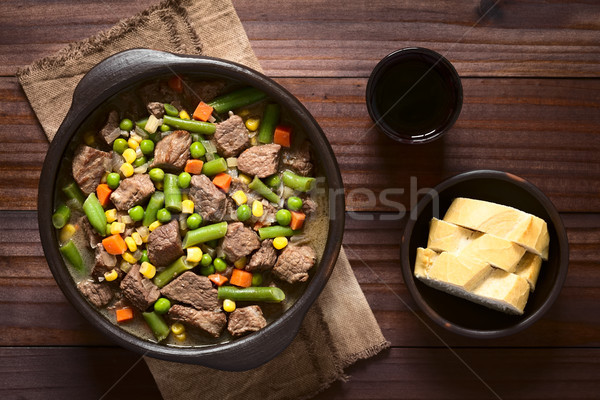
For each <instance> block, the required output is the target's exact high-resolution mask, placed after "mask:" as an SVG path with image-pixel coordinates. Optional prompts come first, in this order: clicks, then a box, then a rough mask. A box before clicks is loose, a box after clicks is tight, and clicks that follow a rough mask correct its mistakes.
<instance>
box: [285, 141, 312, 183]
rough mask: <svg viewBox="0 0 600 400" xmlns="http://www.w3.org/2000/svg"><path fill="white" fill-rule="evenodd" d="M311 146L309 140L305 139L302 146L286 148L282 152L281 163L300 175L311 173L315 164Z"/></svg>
mask: <svg viewBox="0 0 600 400" xmlns="http://www.w3.org/2000/svg"><path fill="white" fill-rule="evenodd" d="M309 146H310V145H309V143H308V141H304V142H303V143H302V144H301V145H300V146H296V147H292V148H290V149H284V150H283V151H282V154H281V164H282V165H283V166H284V167H286V168H290V169H291V170H293V171H294V172H296V173H297V174H298V175H302V176H309V175H311V173H312V171H313V164H312V162H311V161H310V148H309Z"/></svg>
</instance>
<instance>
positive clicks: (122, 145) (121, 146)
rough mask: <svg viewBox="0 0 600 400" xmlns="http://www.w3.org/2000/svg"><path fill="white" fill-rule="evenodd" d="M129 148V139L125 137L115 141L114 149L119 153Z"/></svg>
mask: <svg viewBox="0 0 600 400" xmlns="http://www.w3.org/2000/svg"><path fill="white" fill-rule="evenodd" d="M128 148H129V145H128V144H127V140H125V139H123V138H118V139H115V141H114V142H113V150H114V151H116V152H117V153H119V154H123V152H124V151H125V150H126V149H128Z"/></svg>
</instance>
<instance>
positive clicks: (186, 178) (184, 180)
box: [177, 172, 192, 189]
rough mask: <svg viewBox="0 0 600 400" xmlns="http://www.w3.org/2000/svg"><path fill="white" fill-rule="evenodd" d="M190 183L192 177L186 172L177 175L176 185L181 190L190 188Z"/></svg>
mask: <svg viewBox="0 0 600 400" xmlns="http://www.w3.org/2000/svg"><path fill="white" fill-rule="evenodd" d="M191 181H192V176H191V175H190V174H189V173H187V172H182V173H180V174H179V177H178V178H177V185H178V186H179V187H180V188H182V189H186V188H188V187H189V186H190V182H191Z"/></svg>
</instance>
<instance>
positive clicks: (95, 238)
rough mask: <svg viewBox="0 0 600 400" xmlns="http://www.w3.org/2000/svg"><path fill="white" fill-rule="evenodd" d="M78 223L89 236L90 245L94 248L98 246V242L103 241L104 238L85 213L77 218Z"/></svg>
mask: <svg viewBox="0 0 600 400" xmlns="http://www.w3.org/2000/svg"><path fill="white" fill-rule="evenodd" d="M77 224H78V225H79V226H80V227H81V230H82V231H83V234H84V235H85V236H86V237H87V240H88V242H89V243H90V247H91V248H92V249H93V248H95V247H96V246H98V243H100V242H101V241H102V238H101V237H100V235H98V233H97V232H96V230H95V229H94V228H93V227H92V225H91V224H90V221H89V220H88V219H87V217H86V216H85V215H83V216H81V217H80V218H79V219H78V220H77Z"/></svg>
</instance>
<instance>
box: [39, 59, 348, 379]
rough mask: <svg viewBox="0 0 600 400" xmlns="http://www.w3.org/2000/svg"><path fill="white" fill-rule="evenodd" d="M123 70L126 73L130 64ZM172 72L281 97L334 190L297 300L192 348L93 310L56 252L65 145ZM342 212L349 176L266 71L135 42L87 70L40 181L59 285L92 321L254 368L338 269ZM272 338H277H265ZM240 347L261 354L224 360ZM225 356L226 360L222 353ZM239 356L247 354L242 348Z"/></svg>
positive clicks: (174, 353)
mask: <svg viewBox="0 0 600 400" xmlns="http://www.w3.org/2000/svg"><path fill="white" fill-rule="evenodd" d="M136 57H137V58H138V59H139V58H140V57H141V58H142V59H144V60H146V61H147V62H146V64H140V65H136V70H135V71H131V68H130V70H128V71H126V72H127V73H126V75H125V76H124V78H123V79H118V78H117V79H114V75H112V76H111V73H112V74H115V73H116V74H118V73H119V71H118V68H117V69H115V68H114V67H112V65H113V64H114V65H116V66H118V67H119V68H122V66H123V60H124V61H125V63H126V64H129V66H131V64H132V62H131V60H132V59H135V58H136ZM102 68H107V69H108V71H109V72H111V73H109V74H108V75H107V74H104V76H100V79H99V80H100V82H94V81H93V79H91V78H90V79H87V81H86V78H88V77H91V76H94V74H96V73H97V72H98V70H101V69H102ZM111 68H112V69H111ZM115 71H116V72H115ZM100 72H102V71H100ZM121 72H122V73H124V71H121ZM173 73H177V74H181V75H184V76H185V75H196V76H201V75H204V76H207V75H210V76H217V77H218V76H220V77H223V78H226V79H227V78H229V79H233V80H237V81H240V82H243V83H247V84H248V85H250V86H253V87H256V88H258V89H260V90H263V91H264V92H265V93H267V95H268V96H269V97H270V98H271V99H273V100H274V101H276V102H277V103H279V104H281V105H282V106H283V107H285V108H286V109H287V110H288V111H289V112H290V114H292V115H294V119H295V122H296V123H298V125H299V126H301V127H302V128H303V129H304V131H305V132H306V134H307V137H308V139H309V140H310V142H311V145H312V148H313V152H314V153H315V156H316V158H318V159H319V162H320V163H321V166H322V169H323V172H324V174H325V176H326V179H327V183H328V187H329V189H330V190H329V193H328V195H329V201H328V204H327V205H328V206H329V212H330V220H329V226H328V239H327V242H326V244H325V248H324V252H323V256H322V258H321V260H319V264H318V269H317V270H316V272H315V274H314V275H313V276H312V278H311V279H310V281H309V283H308V285H307V287H306V289H305V290H304V292H303V293H302V294H301V295H300V297H299V298H298V299H297V300H296V301H295V302H294V304H293V305H292V306H291V307H290V308H288V309H287V310H286V311H284V313H283V314H282V315H281V316H279V317H278V318H277V319H275V320H274V321H273V322H271V323H270V324H268V325H267V326H266V327H265V328H263V329H262V330H260V331H258V332H255V333H253V334H250V335H247V336H245V337H242V338H238V339H235V340H231V341H229V342H225V343H217V344H212V345H207V346H201V347H191V348H181V347H171V346H165V345H160V344H157V343H153V342H149V341H146V340H143V339H140V338H138V337H136V336H134V335H132V334H130V333H128V332H126V331H125V330H123V329H121V328H120V327H118V326H117V325H114V324H113V323H112V322H110V321H108V320H107V319H106V318H105V317H104V316H102V315H101V314H100V313H98V312H97V311H96V310H95V309H93V308H92V306H91V305H90V304H89V303H88V302H87V300H85V299H84V298H83V296H82V295H81V294H80V293H79V291H78V290H77V288H76V285H75V284H74V282H73V279H72V277H71V275H70V273H69V272H68V270H67V268H66V266H65V265H64V262H63V259H62V257H61V256H60V254H59V251H58V246H57V243H58V242H57V238H56V232H55V229H54V228H53V227H52V224H51V215H52V210H53V204H54V187H55V182H56V178H57V175H58V170H59V166H60V163H61V160H62V157H63V155H64V152H65V151H66V150H67V148H68V145H69V143H70V142H71V139H72V137H73V136H74V135H75V133H76V132H77V130H78V128H79V126H80V125H81V124H82V123H83V122H84V121H85V120H86V119H87V118H88V117H89V116H90V115H91V113H92V112H93V111H94V110H96V109H97V108H98V107H100V106H101V105H102V104H103V103H105V102H106V101H107V100H108V99H110V98H111V97H112V96H114V95H117V94H118V93H119V92H122V91H123V90H126V89H127V88H129V87H131V86H132V85H134V84H136V83H138V82H141V81H144V80H147V79H148V78H151V77H153V76H154V77H158V76H166V75H168V74H173ZM96 75H97V74H96ZM107 77H110V78H111V80H113V81H112V82H109V81H105V82H102V79H105V80H106V79H107ZM94 78H96V76H94ZM90 86H92V89H97V90H98V92H97V93H96V97H93V98H92V99H91V100H90V101H89V102H87V104H85V105H83V106H80V107H76V106H75V104H76V101H77V100H78V99H79V100H82V98H85V96H86V95H88V94H89V92H90ZM94 86H95V87H94ZM92 92H93V90H92ZM344 219H345V208H344V196H343V183H342V178H341V174H340V171H339V166H338V164H337V161H336V159H335V155H334V153H333V150H332V148H331V145H330V144H329V142H328V141H327V139H326V136H325V134H324V133H323V131H322V129H321V128H320V126H319V125H318V123H317V122H316V120H315V119H314V117H313V116H312V115H311V114H310V112H309V111H308V110H307V109H306V107H304V105H302V103H300V101H299V100H298V99H297V98H296V97H294V96H293V95H292V94H291V93H290V92H289V91H288V90H286V89H285V88H284V87H282V86H281V85H279V84H278V83H277V82H275V81H274V80H272V79H270V78H268V77H267V76H265V75H264V74H262V73H260V72H258V71H255V70H253V69H251V68H249V67H246V66H244V65H241V64H238V63H235V62H231V61H227V60H223V59H219V58H214V57H206V56H191V55H175V54H172V53H167V52H161V51H156V50H148V49H132V50H126V51H123V52H120V53H117V54H115V55H113V56H110V57H108V58H107V59H105V60H104V61H102V62H101V63H100V64H98V65H97V66H96V67H94V68H93V69H92V70H90V71H89V72H88V73H87V74H86V76H84V78H83V79H82V81H81V82H80V85H79V86H78V87H77V88H76V90H75V93H74V95H73V105H72V106H71V108H70V110H69V112H68V114H67V116H66V117H65V120H64V121H63V123H62V124H61V126H60V128H59V129H58V131H57V133H56V135H55V137H54V140H52V142H51V143H50V147H49V149H48V152H47V154H46V158H45V160H44V166H43V169H42V173H41V176H40V182H39V186H38V224H39V231H40V238H41V242H42V246H43V249H44V254H45V256H46V260H47V262H48V265H49V267H50V270H51V272H52V274H53V276H54V278H55V280H56V282H57V284H58V285H59V287H60V288H61V290H62V291H63V293H64V294H65V296H66V297H67V299H68V300H69V302H70V303H71V304H72V305H73V306H74V307H75V308H76V309H77V310H78V311H79V312H80V313H81V314H82V315H83V316H84V317H85V318H86V319H87V320H88V321H89V322H90V323H91V324H92V325H94V326H95V327H96V328H98V329H99V330H100V331H101V332H102V333H104V334H105V335H107V336H108V337H109V338H110V339H112V340H114V341H116V342H117V343H118V344H119V345H121V346H123V347H125V348H127V349H130V350H133V351H136V352H138V353H143V355H149V356H152V357H155V358H160V359H164V360H169V361H177V362H186V363H193V364H201V365H204V366H208V367H212V368H218V369H223V370H230V371H241V370H247V369H250V368H255V367H257V366H259V365H261V364H263V363H265V362H267V361H269V360H270V359H272V358H274V357H275V356H276V355H277V354H279V353H280V352H281V351H283V349H285V347H287V345H289V344H290V343H291V341H292V340H293V338H294V337H295V336H296V334H297V332H298V330H299V329H300V325H301V323H302V321H303V319H304V316H305V314H306V312H307V311H308V309H309V308H310V306H311V305H312V303H313V302H314V301H315V300H316V298H317V297H318V295H319V294H320V293H321V291H322V289H323V287H324V286H325V284H326V283H327V281H328V279H329V277H330V275H331V273H332V271H333V268H334V266H335V263H336V260H337V256H338V254H339V251H340V247H341V242H342V237H343V232H344ZM268 337H274V338H276V339H271V340H267V338H268ZM255 342H266V343H273V345H272V346H271V347H273V348H276V349H273V348H271V347H269V349H268V350H264V349H263V351H256V350H253V349H252V346H254V345H255ZM278 347H279V348H278ZM240 350H245V351H247V352H248V354H250V355H251V356H253V357H255V358H256V360H254V362H253V361H249V360H248V358H249V357H246V359H247V360H246V361H247V362H246V363H245V364H244V363H243V362H242V363H240V364H238V365H232V363H231V360H230V361H229V362H223V361H227V360H225V358H227V356H228V357H229V359H231V358H235V354H232V353H235V352H236V351H237V352H239V351H240ZM219 358H221V359H220V360H219ZM237 358H241V357H239V355H238V357H237ZM242 364H243V365H242Z"/></svg>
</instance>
